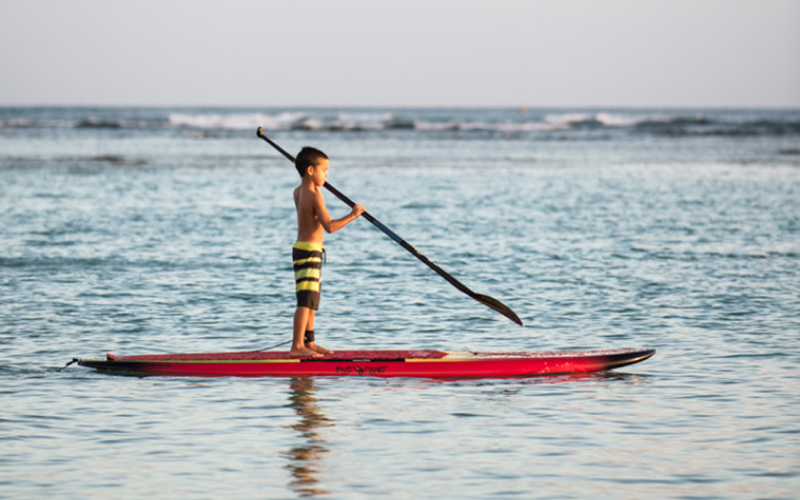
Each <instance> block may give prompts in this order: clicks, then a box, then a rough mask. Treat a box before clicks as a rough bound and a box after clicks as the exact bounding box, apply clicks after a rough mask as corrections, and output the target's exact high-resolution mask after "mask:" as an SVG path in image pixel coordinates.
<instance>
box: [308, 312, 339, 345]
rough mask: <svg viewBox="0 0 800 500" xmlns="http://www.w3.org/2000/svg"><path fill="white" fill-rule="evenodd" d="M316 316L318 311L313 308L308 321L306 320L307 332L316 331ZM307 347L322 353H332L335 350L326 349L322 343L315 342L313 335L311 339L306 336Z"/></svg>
mask: <svg viewBox="0 0 800 500" xmlns="http://www.w3.org/2000/svg"><path fill="white" fill-rule="evenodd" d="M314 316H316V311H315V310H313V309H311V312H310V313H309V314H308V321H307V322H306V332H313V331H314ZM305 345H306V347H307V348H309V349H311V350H312V351H314V352H318V353H320V354H330V353H331V352H333V351H330V350H328V349H325V348H324V347H322V346H321V345H319V344H317V343H316V342H314V339H313V337H312V338H311V339H308V338H306V343H305Z"/></svg>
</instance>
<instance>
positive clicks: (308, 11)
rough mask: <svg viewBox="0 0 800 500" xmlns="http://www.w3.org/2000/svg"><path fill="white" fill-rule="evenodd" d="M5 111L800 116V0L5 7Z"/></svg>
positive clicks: (8, 1) (5, 3) (1, 43)
mask: <svg viewBox="0 0 800 500" xmlns="http://www.w3.org/2000/svg"><path fill="white" fill-rule="evenodd" d="M0 71H2V76H1V77H0V106H3V105H29V104H34V105H37V104H42V105H44V104H63V105H93V104H96V105H237V106H518V105H526V106H529V107H537V106H543V107H560V106H575V107H582V106H594V107H616V106H624V107H630V106H644V107H684V106H685V107H698V106H699V107H789V108H800V0H531V1H525V0H516V1H510V0H485V1H478V0H453V1H449V0H327V1H326V0H224V1H223V0H128V1H117V0H0Z"/></svg>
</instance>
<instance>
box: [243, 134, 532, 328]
mask: <svg viewBox="0 0 800 500" xmlns="http://www.w3.org/2000/svg"><path fill="white" fill-rule="evenodd" d="M256 135H257V136H258V137H260V138H262V139H264V140H265V141H267V142H268V143H269V144H270V145H271V146H272V147H273V148H275V149H277V150H278V151H279V152H280V153H281V154H283V156H285V157H286V158H288V159H289V161H291V162H292V163H294V157H293V156H292V155H290V154H289V153H287V152H286V150H284V149H283V148H282V147H280V146H278V145H277V144H275V143H274V142H273V141H272V139H270V138H269V137H267V136H266V135H264V131H263V130H262V129H261V127H258V130H257V131H256ZM324 186H325V188H326V189H327V190H328V191H330V192H331V193H333V194H334V196H336V197H337V198H339V199H340V200H342V201H343V202H345V203H346V204H347V205H348V206H350V208H352V207H353V206H354V205H355V202H353V200H351V199H350V198H348V197H347V196H345V195H344V194H342V193H341V192H340V191H339V190H338V189H336V188H334V187H333V186H331V185H330V183H329V182H325V184H324ZM361 216H362V217H364V218H365V219H367V220H368V221H370V222H371V223H372V224H373V225H374V226H375V227H377V228H378V229H380V230H381V231H383V232H384V233H385V234H386V236H388V237H389V238H391V239H393V240H394V241H395V242H396V243H397V244H399V245H400V246H401V247H403V248H405V249H406V250H408V251H409V252H410V253H411V255H413V256H414V257H416V258H418V259H419V260H421V261H422V262H423V263H425V265H427V266H428V267H430V268H431V269H433V270H434V271H436V273H437V274H438V275H439V276H441V277H442V278H444V279H446V280H447V282H448V283H450V284H451V285H453V286H454V287H456V288H458V289H459V290H461V291H462V292H464V293H465V294H467V295H469V296H470V297H472V298H473V299H475V300H477V301H478V302H480V303H481V304H483V305H485V306H486V307H489V308H491V309H494V310H495V311H497V312H499V313H500V314H502V315H503V316H505V317H506V318H508V319H510V320H511V321H513V322H514V323H516V324H518V325H520V326H522V320H520V319H519V316H517V315H516V314H515V313H514V311H512V310H511V309H510V308H509V307H508V306H506V305H505V304H503V303H502V302H500V301H499V300H497V299H494V298H492V297H489V296H488V295H481V294H479V293H475V292H473V291H472V290H470V289H469V288H467V287H466V286H465V285H464V284H463V283H461V282H460V281H458V280H457V279H455V278H453V277H452V276H450V275H449V274H447V273H446V272H445V271H444V270H443V269H442V268H441V267H439V266H437V265H436V264H434V263H433V262H432V261H431V260H430V259H429V258H427V257H425V256H424V255H422V254H421V253H419V252H418V251H417V249H416V248H414V247H412V246H411V245H409V244H408V243H407V242H406V241H405V240H404V239H403V238H401V237H399V236H398V235H397V234H395V232H394V231H392V230H391V229H389V228H388V227H386V226H385V225H384V224H383V223H382V222H381V221H379V220H378V219H376V218H375V217H373V216H372V215H370V214H369V213H368V212H364V213H363V214H361Z"/></svg>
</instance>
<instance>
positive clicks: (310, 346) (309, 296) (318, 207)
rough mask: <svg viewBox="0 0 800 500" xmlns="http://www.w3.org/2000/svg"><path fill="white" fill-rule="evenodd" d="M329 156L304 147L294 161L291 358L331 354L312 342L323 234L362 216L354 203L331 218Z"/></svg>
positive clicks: (318, 292)
mask: <svg viewBox="0 0 800 500" xmlns="http://www.w3.org/2000/svg"><path fill="white" fill-rule="evenodd" d="M328 165H329V161H328V157H327V155H325V153H323V152H322V151H320V150H318V149H314V148H311V147H305V148H303V149H302V150H301V151H300V153H299V154H298V155H297V158H296V160H295V168H297V172H298V173H299V174H300V177H301V178H302V180H301V181H300V185H299V186H297V188H295V190H294V205H295V207H296V208H297V242H295V244H294V247H293V248H292V260H293V261H294V276H295V283H296V286H295V291H296V293H297V309H296V310H295V312H294V330H293V332H292V349H291V350H290V351H289V354H290V355H291V356H293V357H308V356H310V357H321V356H322V355H323V354H328V353H330V352H331V351H329V350H327V349H325V348H324V347H322V346H320V345H317V344H316V343H315V342H314V315H315V313H316V311H317V309H318V308H319V298H320V279H321V274H320V273H321V270H322V259H323V253H324V252H325V249H324V247H323V246H322V243H323V241H324V239H325V233H324V232H325V231H327V232H328V233H333V232H336V231H338V230H339V229H341V228H343V227H344V226H346V225H347V224H349V223H351V222H353V221H354V220H356V219H357V218H358V216H359V215H361V214H362V213H364V207H363V206H361V205H359V204H356V205H355V206H354V207H353V209H352V210H351V211H350V213H349V214H347V215H346V216H344V217H342V218H341V219H335V220H333V219H331V216H330V214H328V209H327V208H326V207H325V199H324V198H323V197H322V186H323V185H324V184H325V179H327V178H328Z"/></svg>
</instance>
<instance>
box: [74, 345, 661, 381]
mask: <svg viewBox="0 0 800 500" xmlns="http://www.w3.org/2000/svg"><path fill="white" fill-rule="evenodd" d="M655 352H656V351H655V350H654V349H612V350H593V351H527V352H453V353H450V352H443V351H433V350H415V351H408V350H407V351H402V350H399V351H336V352H333V353H331V354H327V355H325V356H323V357H320V358H292V357H291V356H290V355H289V353H288V352H287V351H274V352H261V351H251V352H219V353H194V354H150V355H141V356H115V355H113V354H108V355H106V357H105V358H95V359H78V358H76V360H75V361H76V362H77V363H78V364H79V365H81V366H85V367H89V368H96V369H98V370H103V371H106V372H113V373H120V374H132V375H139V376H149V375H161V376H191V377H230V376H233V377H309V376H333V377H337V376H338V377H341V376H374V377H421V378H504V377H530V376H538V375H561V374H571V373H591V372H597V371H603V370H611V369H614V368H619V367H621V366H626V365H630V364H633V363H638V362H640V361H644V360H645V359H647V358H649V357H651V356H652V355H653V354H655Z"/></svg>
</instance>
